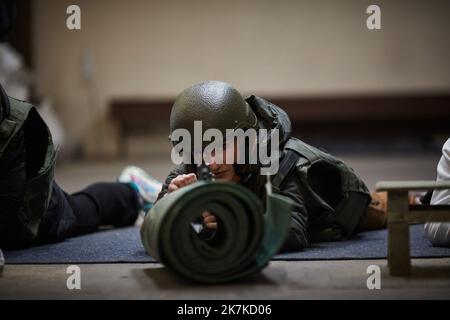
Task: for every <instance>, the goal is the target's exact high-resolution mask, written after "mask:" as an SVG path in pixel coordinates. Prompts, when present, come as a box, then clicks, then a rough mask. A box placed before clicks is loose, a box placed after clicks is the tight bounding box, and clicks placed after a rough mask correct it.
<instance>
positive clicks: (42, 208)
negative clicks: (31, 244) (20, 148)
mask: <svg viewBox="0 0 450 320" xmlns="http://www.w3.org/2000/svg"><path fill="white" fill-rule="evenodd" d="M7 102H9V107H10V108H9V109H10V110H9V114H8V115H7V116H6V118H5V119H4V120H3V121H2V122H1V123H0V157H1V156H2V155H3V153H4V152H5V149H6V147H7V146H8V144H9V143H10V142H11V140H12V138H13V137H14V136H15V135H16V134H17V132H18V131H19V130H20V129H21V128H22V127H23V128H24V129H25V137H26V139H29V141H28V142H27V145H30V146H31V147H30V149H29V150H27V153H26V154H27V155H26V160H25V161H26V162H31V164H32V166H33V167H35V168H37V169H36V171H37V172H35V174H33V176H32V177H30V178H28V177H27V181H26V182H25V187H24V195H23V202H22V205H21V206H20V209H19V212H17V215H18V219H19V222H20V233H21V234H20V235H19V234H18V235H17V237H18V239H21V240H22V241H25V242H28V241H31V240H33V239H34V238H35V237H36V235H37V232H38V228H39V224H40V222H41V219H42V216H43V214H44V213H45V212H46V211H47V208H48V204H49V201H50V196H51V186H52V181H53V168H54V164H55V158H56V152H55V150H54V147H53V142H52V137H51V134H50V131H49V129H48V127H47V126H46V124H45V123H44V121H43V120H42V119H41V117H40V116H39V115H38V113H37V111H36V110H35V109H34V107H33V106H32V105H31V104H29V103H26V102H24V101H20V100H16V99H13V98H9V99H8V101H7ZM27 129H28V130H30V131H31V132H27Z"/></svg>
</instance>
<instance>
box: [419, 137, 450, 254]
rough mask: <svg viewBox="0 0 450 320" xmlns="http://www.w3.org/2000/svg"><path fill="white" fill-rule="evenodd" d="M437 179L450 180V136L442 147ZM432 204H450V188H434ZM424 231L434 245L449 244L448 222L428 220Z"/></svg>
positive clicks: (449, 224)
mask: <svg viewBox="0 0 450 320" xmlns="http://www.w3.org/2000/svg"><path fill="white" fill-rule="evenodd" d="M436 180H437V181H450V138H449V139H448V140H447V141H446V142H445V144H444V146H443V147H442V157H441V160H440V161H439V163H438V166H437V179H436ZM431 204H432V205H445V204H450V190H448V189H444V190H435V191H433V195H432V197H431ZM425 233H426V235H427V237H428V239H429V240H430V242H431V243H432V244H433V245H434V246H447V247H448V246H450V222H429V223H426V224H425Z"/></svg>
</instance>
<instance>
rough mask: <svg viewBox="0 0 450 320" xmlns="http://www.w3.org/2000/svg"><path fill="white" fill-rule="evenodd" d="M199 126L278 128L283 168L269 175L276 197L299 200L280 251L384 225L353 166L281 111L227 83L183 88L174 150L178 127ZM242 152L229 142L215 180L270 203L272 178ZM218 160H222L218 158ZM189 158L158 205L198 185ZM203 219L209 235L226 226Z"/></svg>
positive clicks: (214, 164) (213, 164) (174, 119)
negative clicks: (305, 137)
mask: <svg viewBox="0 0 450 320" xmlns="http://www.w3.org/2000/svg"><path fill="white" fill-rule="evenodd" d="M195 121H202V129H203V130H205V131H206V130H208V129H217V130H219V131H220V132H221V133H222V134H223V136H225V137H226V136H227V129H232V130H238V129H242V130H248V129H255V130H258V129H276V130H277V131H278V133H279V141H278V142H279V150H278V151H279V159H277V160H279V170H278V172H277V173H276V174H274V175H272V176H271V178H272V181H273V182H274V189H275V190H276V192H279V193H280V194H282V195H285V196H287V197H289V198H291V199H292V200H293V201H294V203H295V206H294V208H293V210H292V213H291V224H290V229H289V233H288V236H287V238H286V241H285V243H284V245H283V247H282V249H281V251H284V252H288V251H300V250H303V249H304V248H306V247H308V245H309V244H310V243H311V242H316V241H335V240H340V239H343V238H345V237H348V236H351V235H353V234H355V233H356V232H358V231H360V230H364V229H375V228H381V227H384V226H385V223H386V216H385V214H386V212H385V210H384V209H383V207H382V206H383V205H384V203H382V202H381V201H376V202H374V203H373V204H372V205H371V206H370V207H369V205H370V204H371V196H370V194H369V190H368V189H367V187H366V185H365V184H364V182H363V181H362V180H361V178H360V177H359V176H358V175H357V174H356V173H355V172H354V170H353V169H352V168H350V167H349V166H348V165H346V164H345V163H344V162H343V161H341V160H339V159H337V158H336V157H334V156H332V155H330V154H328V153H326V152H324V151H322V150H319V149H318V148H315V147H313V146H310V145H308V144H306V143H304V142H303V141H301V140H299V139H296V138H294V137H292V136H291V122H290V119H289V117H288V115H287V114H286V113H285V112H284V111H283V110H282V109H281V108H280V107H278V106H276V105H274V104H272V103H270V102H269V101H266V100H264V99H263V98H260V97H258V96H254V95H252V96H249V97H247V98H245V99H244V98H243V97H242V95H241V94H240V93H239V92H238V91H237V90H236V89H235V88H234V87H232V86H231V85H229V84H227V83H225V82H221V81H204V82H201V83H198V84H195V85H193V86H191V87H189V88H187V89H185V90H184V91H183V92H181V93H180V95H179V96H178V97H177V98H176V100H175V102H174V104H173V107H172V111H171V116H170V130H171V140H172V141H173V142H174V144H175V145H176V143H177V142H176V141H174V139H173V135H174V132H175V131H176V130H178V129H181V130H187V131H188V132H189V133H190V134H191V136H194V139H195V133H196V132H195V123H194V122H195ZM197 133H198V132H197ZM201 133H203V132H201ZM259 139H260V138H259V137H257V138H256V140H254V141H250V142H249V144H248V146H246V151H247V152H248V153H251V152H256V150H257V145H258V144H261V141H259ZM237 153H238V152H237V144H236V141H235V140H234V139H231V140H226V141H225V143H224V145H223V147H222V149H220V148H218V149H216V150H213V151H212V152H211V154H210V155H209V159H207V160H206V161H205V163H206V164H207V165H208V167H209V169H210V170H211V172H212V174H213V176H214V178H215V179H217V180H222V181H232V182H235V183H238V184H240V185H242V186H244V187H246V188H248V189H250V190H251V191H253V192H254V193H255V194H256V195H257V196H258V197H259V198H260V199H264V198H265V194H266V189H265V183H266V181H267V180H266V179H267V178H266V176H264V175H261V174H260V169H261V166H262V164H261V163H260V162H257V163H256V164H252V163H244V164H239V163H238V162H237V161H236V160H237V159H236V156H237ZM219 156H220V159H221V161H216V160H217V159H218V158H219ZM190 157H191V158H192V160H193V161H191V162H190V163H186V162H184V163H181V164H179V165H177V166H176V167H175V169H174V170H173V171H171V172H170V173H169V174H168V176H167V179H166V180H165V183H164V184H163V187H162V190H161V192H160V194H159V195H158V200H159V199H161V198H162V197H164V196H165V195H166V194H167V193H170V192H174V191H176V190H178V189H180V188H183V187H185V186H187V185H189V184H191V183H193V182H195V181H197V174H196V170H197V167H196V164H195V159H194V158H195V157H196V155H195V154H194V153H192V154H191V155H190ZM192 162H194V163H192ZM197 163H198V162H197ZM380 206H381V207H380ZM202 218H203V224H204V226H205V229H206V230H209V231H214V230H215V229H217V228H220V221H217V219H216V217H215V216H214V213H213V212H203V214H202Z"/></svg>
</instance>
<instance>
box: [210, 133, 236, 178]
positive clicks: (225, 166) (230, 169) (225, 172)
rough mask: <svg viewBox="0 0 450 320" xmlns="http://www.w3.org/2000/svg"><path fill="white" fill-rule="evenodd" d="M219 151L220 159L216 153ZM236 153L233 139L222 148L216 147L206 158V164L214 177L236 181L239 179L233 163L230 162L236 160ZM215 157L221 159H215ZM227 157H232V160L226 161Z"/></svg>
mask: <svg viewBox="0 0 450 320" xmlns="http://www.w3.org/2000/svg"><path fill="white" fill-rule="evenodd" d="M233 151H234V152H233ZM219 152H220V153H221V154H222V159H220V157H218V156H217V154H216V153H219ZM236 153H237V150H236V145H235V143H234V142H233V141H232V142H227V143H226V144H225V145H224V146H223V148H222V149H217V150H215V151H213V152H212V153H211V157H210V158H209V159H207V160H208V161H207V165H208V167H209V169H210V170H211V172H212V174H213V176H214V178H215V179H217V180H224V181H236V180H238V179H239V177H238V176H237V174H236V171H235V170H234V166H233V164H231V163H235V162H236V157H237V155H236ZM217 159H220V160H221V161H217ZM229 159H233V161H228V160H229ZM217 162H222V163H217Z"/></svg>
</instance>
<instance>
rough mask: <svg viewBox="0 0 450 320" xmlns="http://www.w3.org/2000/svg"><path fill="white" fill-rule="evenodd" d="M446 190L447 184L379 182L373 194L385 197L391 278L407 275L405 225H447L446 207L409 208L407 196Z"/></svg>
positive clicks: (448, 208) (449, 184)
mask: <svg viewBox="0 0 450 320" xmlns="http://www.w3.org/2000/svg"><path fill="white" fill-rule="evenodd" d="M442 189H450V181H380V182H378V183H377V184H376V191H386V192H387V193H388V205H387V215H388V218H387V219H388V265H389V273H390V274H391V275H393V276H406V275H409V274H410V273H411V259H410V250H409V224H412V223H426V222H445V221H450V205H433V206H432V205H410V204H408V192H409V191H414V190H416V191H417V190H423V191H425V190H442Z"/></svg>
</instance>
